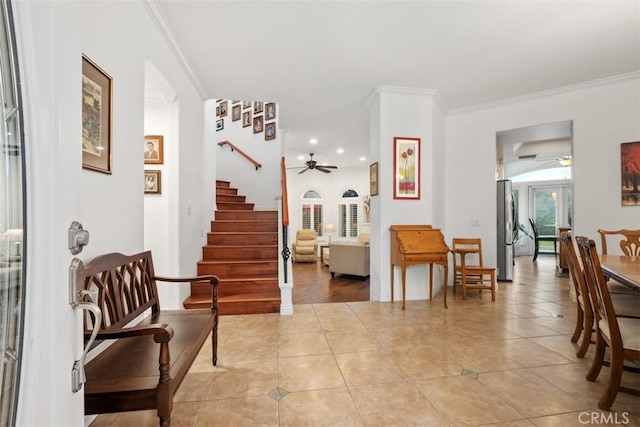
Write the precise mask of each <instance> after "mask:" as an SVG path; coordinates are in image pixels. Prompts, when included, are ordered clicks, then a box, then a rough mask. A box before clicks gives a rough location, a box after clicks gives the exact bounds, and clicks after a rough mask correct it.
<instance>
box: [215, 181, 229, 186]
mask: <svg viewBox="0 0 640 427" xmlns="http://www.w3.org/2000/svg"><path fill="white" fill-rule="evenodd" d="M217 187H226V188H230V187H231V183H230V182H229V181H217V180H216V188H217Z"/></svg>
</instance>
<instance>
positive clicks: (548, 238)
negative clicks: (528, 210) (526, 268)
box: [529, 218, 558, 262]
mask: <svg viewBox="0 0 640 427" xmlns="http://www.w3.org/2000/svg"><path fill="white" fill-rule="evenodd" d="M529 224H531V230H532V231H533V241H534V251H533V262H536V259H538V252H540V242H553V253H554V254H555V253H557V252H558V250H557V246H556V245H557V243H556V242H557V241H558V237H557V236H556V235H555V234H542V235H541V234H540V233H539V232H538V226H537V225H536V222H535V221H534V220H533V218H529Z"/></svg>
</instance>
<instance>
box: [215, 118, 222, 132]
mask: <svg viewBox="0 0 640 427" xmlns="http://www.w3.org/2000/svg"><path fill="white" fill-rule="evenodd" d="M222 129H224V119H218V120H216V132H218V131H221V130H222Z"/></svg>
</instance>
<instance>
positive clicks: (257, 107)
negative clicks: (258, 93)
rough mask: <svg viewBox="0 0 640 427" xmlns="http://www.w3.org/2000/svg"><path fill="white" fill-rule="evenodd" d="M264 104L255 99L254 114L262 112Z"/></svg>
mask: <svg viewBox="0 0 640 427" xmlns="http://www.w3.org/2000/svg"><path fill="white" fill-rule="evenodd" d="M263 108H264V105H263V104H262V102H261V101H253V114H254V115H255V114H258V113H262V110H263Z"/></svg>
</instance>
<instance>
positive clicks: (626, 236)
mask: <svg viewBox="0 0 640 427" xmlns="http://www.w3.org/2000/svg"><path fill="white" fill-rule="evenodd" d="M598 233H600V242H601V243H602V254H603V255H607V240H608V239H611V240H612V241H613V240H614V239H616V240H617V239H620V240H619V242H618V246H619V247H620V250H621V251H622V253H623V254H624V255H626V256H640V230H628V229H626V228H623V229H621V230H603V229H600V230H598Z"/></svg>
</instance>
